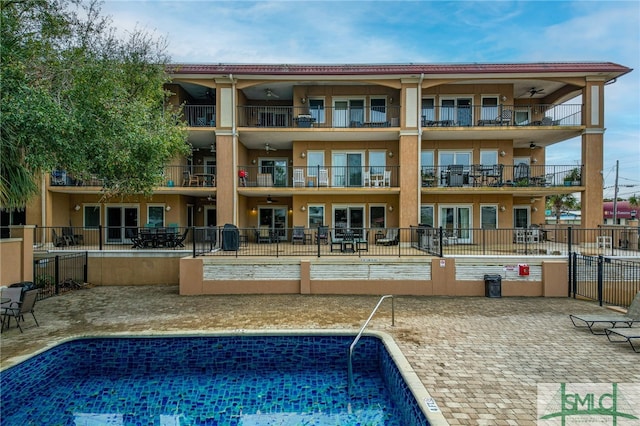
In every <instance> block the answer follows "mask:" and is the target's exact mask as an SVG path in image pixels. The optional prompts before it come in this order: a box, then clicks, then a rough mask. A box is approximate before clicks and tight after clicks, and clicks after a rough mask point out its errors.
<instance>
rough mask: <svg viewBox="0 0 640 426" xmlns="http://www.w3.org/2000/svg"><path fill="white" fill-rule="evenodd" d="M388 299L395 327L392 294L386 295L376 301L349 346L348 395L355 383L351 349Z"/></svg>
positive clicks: (392, 323) (392, 322)
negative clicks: (389, 299)
mask: <svg viewBox="0 0 640 426" xmlns="http://www.w3.org/2000/svg"><path fill="white" fill-rule="evenodd" d="M388 297H390V298H391V325H392V326H395V325H396V309H395V302H394V299H393V294H387V295H385V296H382V297H381V298H380V300H379V301H378V304H377V305H376V307H375V308H373V311H371V315H369V319H367V321H365V323H364V325H363V326H362V328H361V329H360V331H359V332H358V335H357V336H356V338H355V339H353V343H351V346H349V359H348V361H347V362H348V365H347V367H348V370H347V375H348V380H349V384H348V386H349V393H351V389H353V387H354V386H355V383H354V381H353V362H352V360H351V358H352V357H353V349H354V348H355V347H356V344H357V343H358V340H360V336H362V333H363V332H364V329H365V328H367V325H369V321H371V318H373V316H374V315H375V314H376V311H377V310H378V308H379V307H380V305H381V304H382V302H383V301H384V299H386V298H388Z"/></svg>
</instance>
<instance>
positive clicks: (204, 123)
mask: <svg viewBox="0 0 640 426" xmlns="http://www.w3.org/2000/svg"><path fill="white" fill-rule="evenodd" d="M183 118H184V120H185V121H186V123H187V125H188V126H189V127H216V107H215V105H185V106H184V109H183Z"/></svg>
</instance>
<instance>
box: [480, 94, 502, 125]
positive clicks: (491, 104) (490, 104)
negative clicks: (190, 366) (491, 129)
mask: <svg viewBox="0 0 640 426" xmlns="http://www.w3.org/2000/svg"><path fill="white" fill-rule="evenodd" d="M499 115H500V114H499V113H498V97H497V96H491V97H486V98H485V97H483V98H482V111H481V113H480V120H495V119H496V117H498V116H499Z"/></svg>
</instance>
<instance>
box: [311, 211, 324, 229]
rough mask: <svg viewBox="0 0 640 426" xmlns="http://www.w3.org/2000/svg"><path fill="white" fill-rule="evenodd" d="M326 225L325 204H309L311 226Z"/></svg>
mask: <svg viewBox="0 0 640 426" xmlns="http://www.w3.org/2000/svg"><path fill="white" fill-rule="evenodd" d="M322 225H324V206H309V228H317V227H319V226H322Z"/></svg>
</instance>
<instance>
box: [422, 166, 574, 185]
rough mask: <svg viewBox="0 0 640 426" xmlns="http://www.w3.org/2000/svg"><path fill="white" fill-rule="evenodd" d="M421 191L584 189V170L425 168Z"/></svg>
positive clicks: (550, 168)
mask: <svg viewBox="0 0 640 426" xmlns="http://www.w3.org/2000/svg"><path fill="white" fill-rule="evenodd" d="M421 176H422V187H423V188H433V187H526V188H531V187H556V186H580V185H582V181H581V176H582V166H576V165H570V166H562V165H553V166H552V165H537V164H534V165H531V166H530V165H527V164H518V165H515V166H506V165H503V164H493V165H482V164H472V165H462V164H459V165H450V166H424V167H422V170H421Z"/></svg>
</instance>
